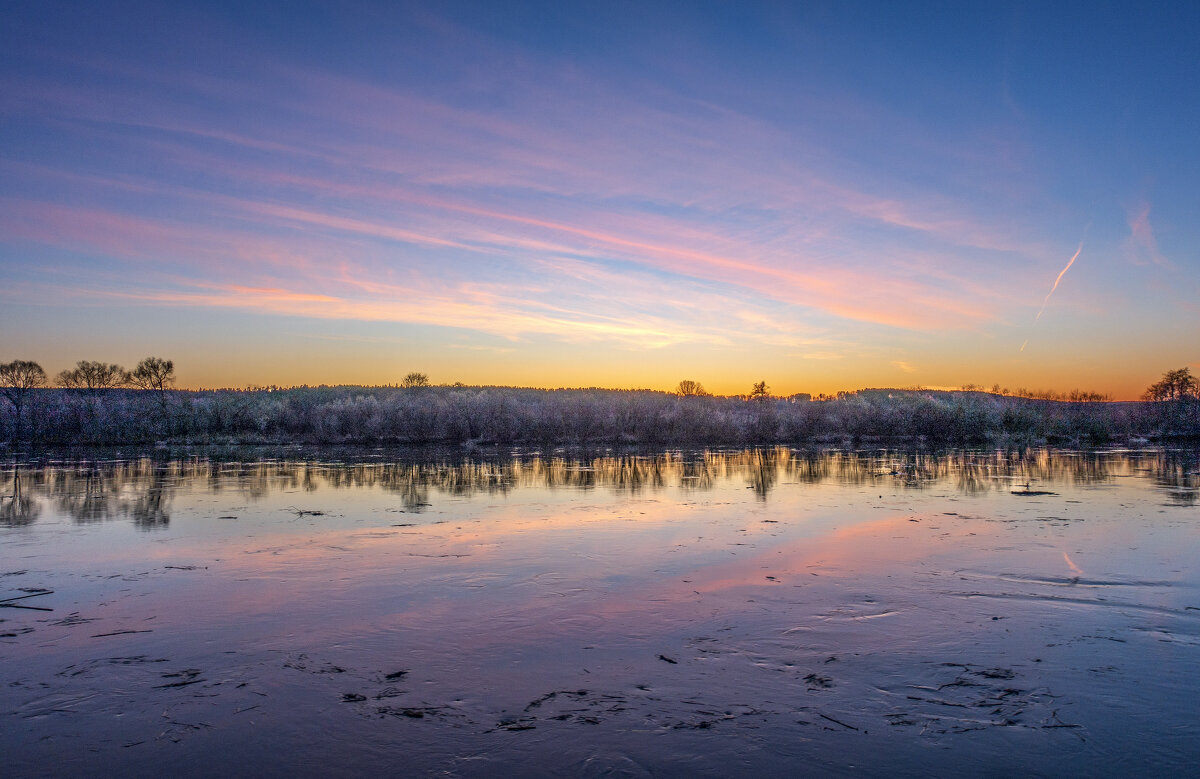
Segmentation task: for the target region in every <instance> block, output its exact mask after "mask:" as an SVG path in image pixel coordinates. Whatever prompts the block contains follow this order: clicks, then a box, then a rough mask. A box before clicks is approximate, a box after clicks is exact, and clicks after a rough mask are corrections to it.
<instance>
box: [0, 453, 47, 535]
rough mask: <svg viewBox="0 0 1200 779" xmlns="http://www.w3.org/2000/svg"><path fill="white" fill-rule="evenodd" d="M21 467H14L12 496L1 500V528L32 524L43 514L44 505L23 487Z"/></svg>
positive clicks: (6, 496)
mask: <svg viewBox="0 0 1200 779" xmlns="http://www.w3.org/2000/svg"><path fill="white" fill-rule="evenodd" d="M21 481H22V479H21V467H20V466H19V465H15V466H13V474H12V494H11V495H5V496H3V497H2V498H0V526H3V527H20V526H21V525H29V524H32V523H33V522H34V521H35V520H36V519H37V518H38V515H39V514H41V513H42V504H41V503H40V502H39V501H38V500H37V499H36V498H35V497H34V496H33V495H30V494H29V493H28V492H27V491H26V490H22V489H21V487H22V485H21Z"/></svg>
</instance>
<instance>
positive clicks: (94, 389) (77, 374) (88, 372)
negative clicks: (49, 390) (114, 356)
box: [58, 360, 130, 396]
mask: <svg viewBox="0 0 1200 779" xmlns="http://www.w3.org/2000/svg"><path fill="white" fill-rule="evenodd" d="M129 381H130V374H129V371H127V370H125V369H124V368H122V367H121V366H120V365H116V364H113V363H104V362H89V361H87V360H80V361H79V363H78V364H77V365H76V366H75V369H74V370H70V371H63V372H62V373H60V374H58V385H59V386H60V387H67V388H70V389H82V390H86V391H87V392H88V394H89V395H92V396H98V395H103V394H104V393H105V392H106V391H108V390H110V389H112V388H114V387H120V386H121V385H123V384H128V383H129Z"/></svg>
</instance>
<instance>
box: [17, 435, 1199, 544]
mask: <svg viewBox="0 0 1200 779" xmlns="http://www.w3.org/2000/svg"><path fill="white" fill-rule="evenodd" d="M339 454H341V452H339ZM372 456H373V457H376V458H378V457H379V455H378V454H375V455H372ZM347 459H348V460H349V461H348V462H314V461H289V460H262V461H259V462H219V461H213V460H206V459H200V458H193V459H187V460H169V461H164V462H156V461H154V460H151V459H148V458H145V459H140V460H128V461H96V462H83V463H79V464H77V465H62V464H55V465H48V466H44V467H36V466H25V465H23V466H21V467H20V470H19V472H17V471H14V472H13V474H12V475H11V476H10V477H6V481H10V482H11V483H12V484H13V485H14V486H13V495H11V496H5V497H4V503H3V506H2V507H0V510H2V512H3V513H2V514H0V516H3V517H4V520H3V521H5V522H6V523H8V524H21V523H27V522H31V521H33V519H34V518H36V517H37V515H38V512H39V510H40V508H39V504H38V499H45V500H48V501H50V502H51V503H53V504H54V505H55V506H57V507H58V509H59V510H60V511H61V512H63V513H65V514H67V515H69V516H71V517H73V518H74V519H75V520H76V521H77V522H98V521H105V520H110V519H115V518H120V517H129V518H132V519H134V520H135V522H137V523H138V525H139V526H143V527H158V526H163V525H166V524H168V522H169V521H170V506H171V502H172V500H173V498H174V496H175V493H176V491H177V490H179V489H183V490H202V491H208V492H210V493H214V494H216V493H227V492H233V493H237V494H239V495H241V496H242V497H244V498H245V499H247V500H249V501H258V500H264V499H266V498H267V497H268V496H270V495H271V494H273V493H276V494H277V493H280V492H288V491H298V490H302V491H304V492H317V491H321V490H353V489H364V488H365V489H377V490H382V491H383V492H386V493H389V494H392V495H395V496H396V497H397V498H398V499H399V500H400V502H401V504H402V505H403V506H404V508H405V509H406V510H410V511H420V510H421V509H422V508H424V507H425V506H428V505H429V504H430V503H431V502H432V500H433V499H434V497H436V496H448V497H455V498H472V497H476V496H490V495H507V494H508V493H510V492H512V491H514V490H520V489H563V490H597V489H604V490H611V491H614V492H617V493H624V494H630V495H638V494H644V493H648V492H649V493H653V492H658V491H661V490H666V489H683V490H687V491H704V490H712V489H715V488H717V487H718V486H719V485H721V484H722V483H729V482H732V483H743V484H745V485H746V486H747V487H749V488H751V489H753V490H754V492H755V494H756V496H757V497H758V498H759V499H760V500H767V499H768V497H769V496H770V495H771V493H772V492H773V491H774V489H775V488H776V487H777V486H778V485H779V484H781V483H784V484H798V485H819V484H822V483H833V484H840V485H868V484H870V485H878V486H884V485H887V486H888V487H889V488H900V489H905V490H924V489H928V488H930V487H934V486H937V487H940V488H942V489H945V488H947V487H952V488H954V489H955V490H957V491H958V492H959V493H960V494H964V495H982V494H985V493H988V492H992V491H995V492H1007V491H1009V490H1010V489H1011V488H1012V485H1013V484H1023V483H1026V482H1028V483H1032V484H1041V485H1055V484H1074V485H1100V484H1106V483H1109V482H1111V481H1112V480H1113V479H1115V478H1116V477H1118V476H1133V475H1144V476H1146V477H1148V478H1150V479H1152V480H1153V481H1154V483H1155V484H1157V485H1158V486H1160V487H1162V488H1164V490H1165V491H1166V492H1167V494H1168V496H1169V500H1170V501H1172V502H1173V503H1178V504H1181V505H1193V504H1195V503H1196V502H1197V500H1198V497H1200V476H1198V475H1197V471H1198V468H1200V464H1198V461H1197V454H1196V453H1195V452H1183V451H1173V452H1122V451H1110V452H1091V453H1086V452H1066V451H1062V452H1060V451H1053V450H1049V449H1037V450H1027V451H1024V452H1003V451H993V452H966V451H958V452H946V453H928V452H912V451H889V450H878V451H875V452H849V451H832V450H831V451H823V452H814V451H801V450H792V449H788V448H785V447H778V448H774V449H745V450H740V451H738V450H735V451H711V450H709V451H702V452H680V451H668V452H663V453H658V454H628V455H616V456H613V455H602V456H587V455H583V454H580V455H546V454H541V453H533V454H528V455H522V454H514V455H512V456H509V457H498V458H495V459H490V460H455V459H451V458H446V457H442V458H440V459H438V458H430V459H427V460H423V461H419V462H379V461H373V462H359V463H355V462H353V456H351V457H348V458H347Z"/></svg>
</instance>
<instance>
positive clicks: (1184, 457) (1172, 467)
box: [1145, 451, 1200, 506]
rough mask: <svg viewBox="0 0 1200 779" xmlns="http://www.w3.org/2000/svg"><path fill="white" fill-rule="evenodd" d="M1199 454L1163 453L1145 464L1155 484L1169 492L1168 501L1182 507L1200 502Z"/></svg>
mask: <svg viewBox="0 0 1200 779" xmlns="http://www.w3.org/2000/svg"><path fill="white" fill-rule="evenodd" d="M1197 454H1198V453H1197V452H1181V451H1171V452H1162V453H1160V454H1158V456H1157V457H1155V458H1153V459H1152V460H1149V461H1147V462H1146V463H1145V466H1146V468H1147V469H1148V470H1149V472H1150V475H1151V477H1152V478H1153V479H1154V483H1155V484H1157V485H1158V486H1159V487H1162V488H1163V489H1164V490H1166V492H1167V499H1168V500H1169V501H1171V502H1172V503H1176V504H1179V505H1181V506H1194V505H1196V503H1197V501H1198V500H1200V458H1198V457H1197Z"/></svg>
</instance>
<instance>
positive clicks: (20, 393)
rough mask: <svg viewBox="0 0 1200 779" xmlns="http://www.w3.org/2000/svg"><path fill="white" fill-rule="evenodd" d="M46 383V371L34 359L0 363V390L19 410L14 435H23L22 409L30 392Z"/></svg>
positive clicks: (17, 436)
mask: <svg viewBox="0 0 1200 779" xmlns="http://www.w3.org/2000/svg"><path fill="white" fill-rule="evenodd" d="M45 383H46V372H45V371H44V370H42V366H40V365H38V364H37V363H36V362H34V361H32V360H13V361H12V362H9V363H4V364H3V365H0V392H3V393H4V397H6V398H8V402H9V403H12V404H13V408H15V409H16V410H17V423H16V431H15V433H14V437H16V438H19V437H20V435H21V409H22V408H24V407H25V403H26V401H27V400H28V399H29V393H30V392H31V391H32V390H34V389H36V388H37V387H41V386H43V385H44V384H45Z"/></svg>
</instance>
